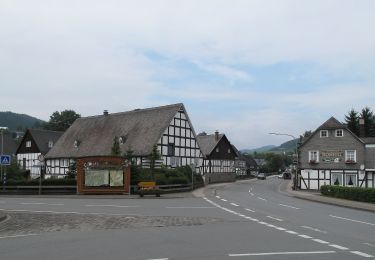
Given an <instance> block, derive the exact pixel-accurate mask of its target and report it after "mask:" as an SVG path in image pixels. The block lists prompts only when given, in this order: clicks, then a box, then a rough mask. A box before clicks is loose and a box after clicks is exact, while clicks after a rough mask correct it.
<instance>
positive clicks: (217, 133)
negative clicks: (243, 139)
mask: <svg viewBox="0 0 375 260" xmlns="http://www.w3.org/2000/svg"><path fill="white" fill-rule="evenodd" d="M215 140H216V141H219V131H218V130H216V131H215Z"/></svg>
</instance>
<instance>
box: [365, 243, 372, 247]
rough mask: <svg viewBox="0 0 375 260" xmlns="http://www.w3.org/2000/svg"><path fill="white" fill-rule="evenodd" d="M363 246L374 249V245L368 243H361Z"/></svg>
mask: <svg viewBox="0 0 375 260" xmlns="http://www.w3.org/2000/svg"><path fill="white" fill-rule="evenodd" d="M363 244H364V245H366V246H371V247H374V245H373V244H370V243H363Z"/></svg>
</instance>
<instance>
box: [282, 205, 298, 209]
mask: <svg viewBox="0 0 375 260" xmlns="http://www.w3.org/2000/svg"><path fill="white" fill-rule="evenodd" d="M279 205H280V206H283V207H287V208H291V209H300V208H297V207H293V206H290V205H285V204H279Z"/></svg>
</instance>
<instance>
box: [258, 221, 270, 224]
mask: <svg viewBox="0 0 375 260" xmlns="http://www.w3.org/2000/svg"><path fill="white" fill-rule="evenodd" d="M259 224H261V225H268V223H266V222H263V221H259Z"/></svg>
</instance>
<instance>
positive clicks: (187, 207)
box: [166, 206, 216, 209]
mask: <svg viewBox="0 0 375 260" xmlns="http://www.w3.org/2000/svg"><path fill="white" fill-rule="evenodd" d="M166 208H167V209H215V208H216V207H189V206H186V207H166Z"/></svg>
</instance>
